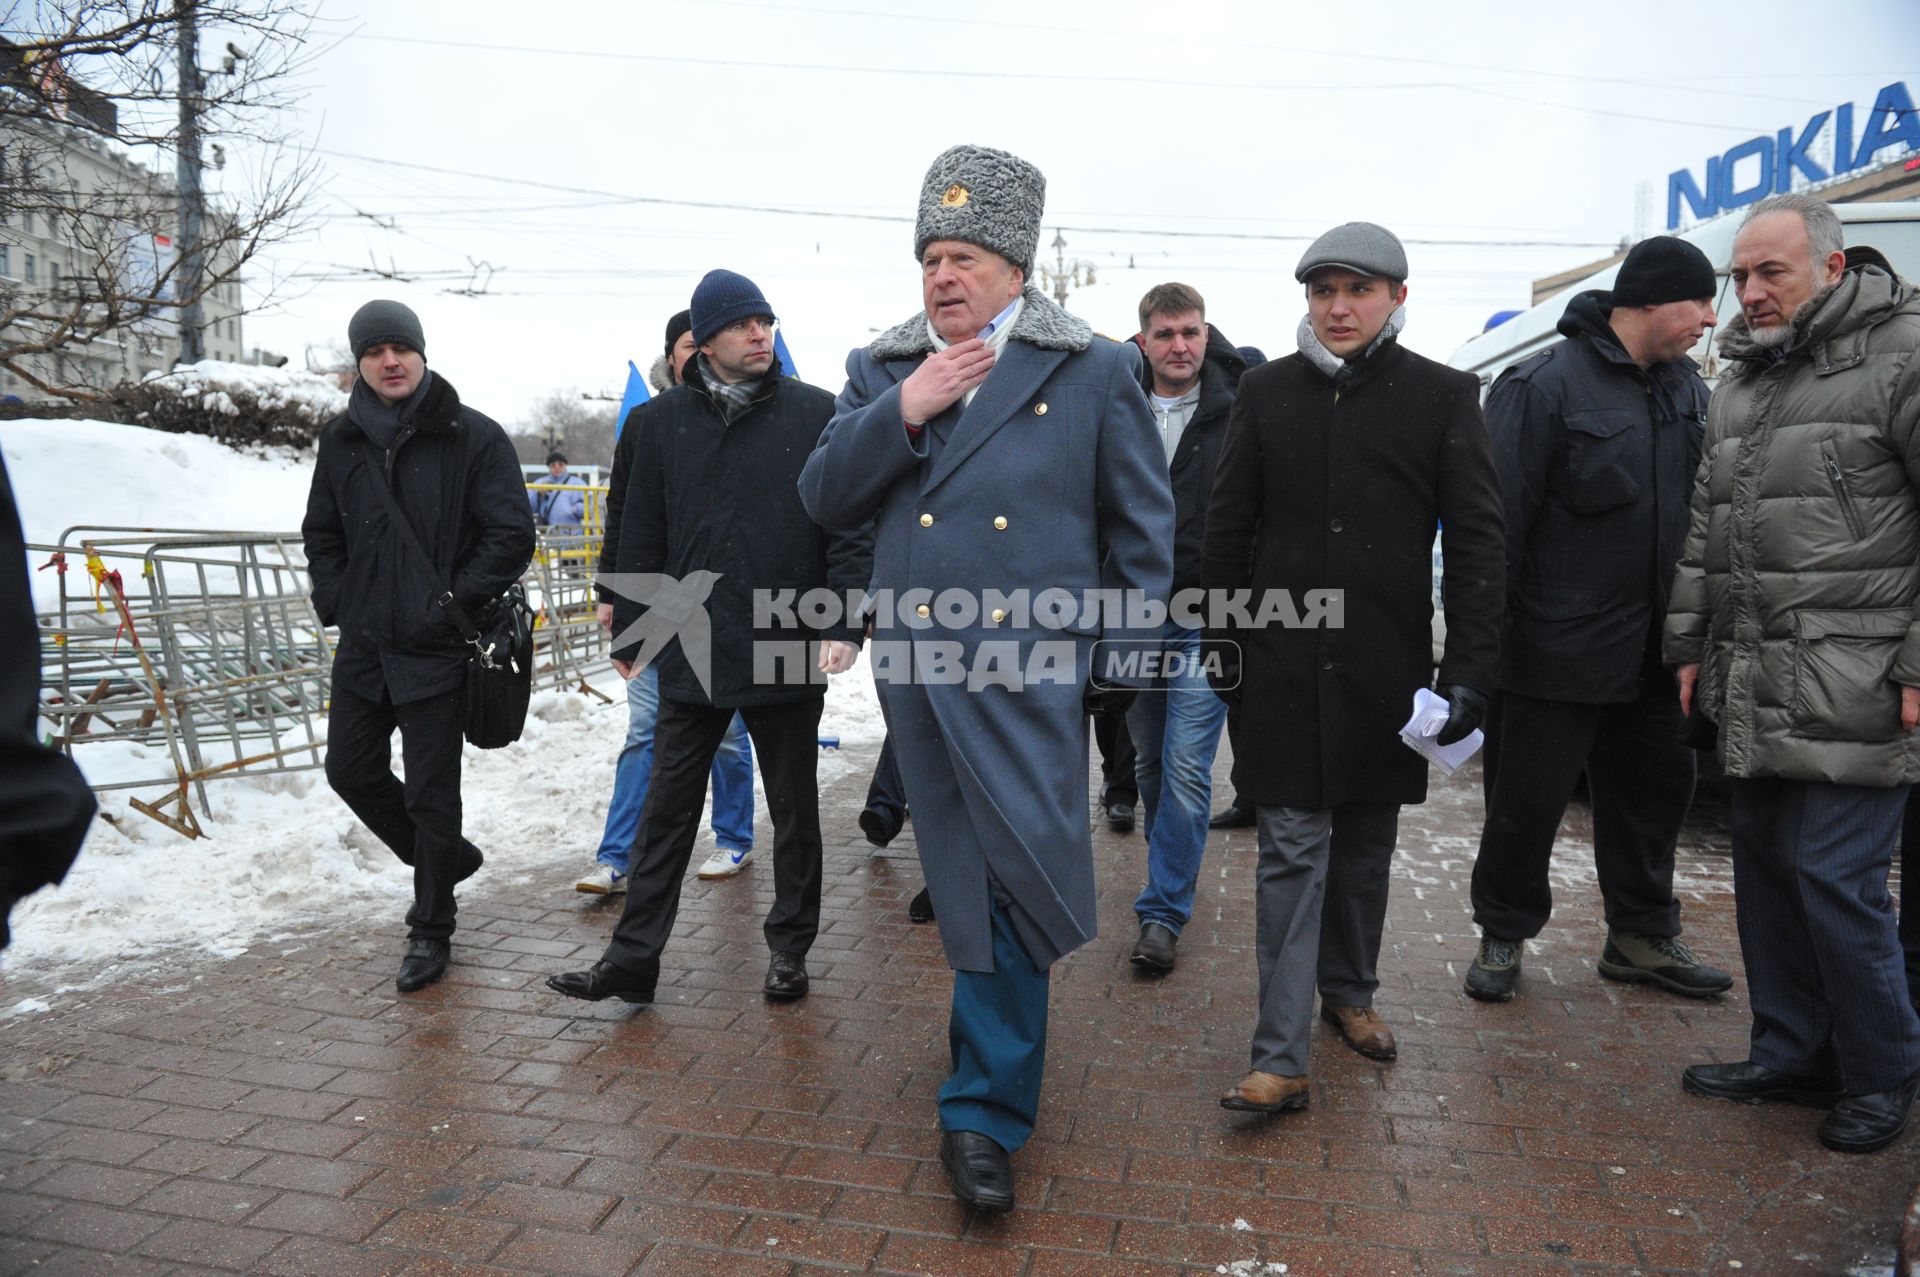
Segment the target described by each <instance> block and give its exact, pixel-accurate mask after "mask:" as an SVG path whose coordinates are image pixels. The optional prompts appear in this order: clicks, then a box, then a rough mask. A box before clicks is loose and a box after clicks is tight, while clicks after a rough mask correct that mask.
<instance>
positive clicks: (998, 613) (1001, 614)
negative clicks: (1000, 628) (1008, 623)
mask: <svg viewBox="0 0 1920 1277" xmlns="http://www.w3.org/2000/svg"><path fill="white" fill-rule="evenodd" d="M1006 619H1007V609H1005V608H1003V607H997V608H995V609H993V623H994V624H995V625H998V624H1000V622H1002V621H1004V620H1006Z"/></svg>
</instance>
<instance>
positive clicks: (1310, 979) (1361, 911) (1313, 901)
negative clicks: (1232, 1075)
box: [1253, 803, 1400, 1077]
mask: <svg viewBox="0 0 1920 1277" xmlns="http://www.w3.org/2000/svg"><path fill="white" fill-rule="evenodd" d="M1256 810H1257V814H1258V817H1259V824H1258V826H1257V834H1258V837H1259V846H1260V862H1259V867H1258V869H1257V870H1256V873H1255V878H1256V887H1257V894H1256V896H1255V899H1254V916H1255V924H1254V947H1255V952H1256V957H1257V960H1258V961H1259V963H1260V1016H1259V1020H1258V1021H1257V1023H1256V1024H1255V1025H1254V1030H1253V1067H1254V1068H1255V1069H1257V1070H1258V1071H1260V1072H1262V1073H1277V1074H1279V1075H1280V1076H1282V1077H1302V1076H1305V1074H1306V1072H1307V1047H1308V1043H1309V1035H1310V1033H1311V1031H1312V1028H1313V993H1314V986H1315V985H1316V983H1317V984H1318V986H1319V989H1320V996H1321V999H1322V1000H1323V1001H1324V1002H1326V1003H1327V1004H1328V1005H1331V1006H1371V1005H1373V994H1374V990H1376V989H1377V988H1379V987H1380V981H1379V978H1378V965H1379V961H1380V936H1381V932H1382V931H1383V929H1384V928H1385V926H1386V918H1387V886H1388V881H1389V878H1390V875H1391V864H1392V860H1393V846H1394V841H1395V838H1396V837H1397V836H1398V834H1399V830H1400V808H1399V807H1398V806H1397V805H1394V804H1391V803H1348V804H1346V805H1344V806H1340V807H1332V808H1323V809H1321V810H1317V811H1316V810H1312V809H1309V808H1304V807H1260V808H1257V809H1256Z"/></svg>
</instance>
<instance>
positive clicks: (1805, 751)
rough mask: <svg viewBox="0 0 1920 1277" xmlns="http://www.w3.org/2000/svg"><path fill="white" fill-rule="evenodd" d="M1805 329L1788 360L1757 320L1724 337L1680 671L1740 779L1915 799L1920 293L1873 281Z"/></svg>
mask: <svg viewBox="0 0 1920 1277" xmlns="http://www.w3.org/2000/svg"><path fill="white" fill-rule="evenodd" d="M1794 329H1795V331H1794V335H1793V338H1792V341H1791V344H1790V345H1789V346H1788V347H1787V349H1786V351H1785V353H1784V355H1783V356H1781V357H1778V358H1776V357H1774V355H1773V354H1772V353H1771V352H1769V351H1767V350H1765V349H1763V348H1761V347H1760V346H1759V345H1757V344H1756V343H1755V342H1754V340H1753V338H1752V337H1751V336H1750V335H1749V334H1748V332H1747V326H1746V320H1745V318H1744V317H1738V318H1735V319H1734V321H1733V322H1732V323H1731V324H1729V325H1728V326H1727V331H1726V332H1725V333H1723V334H1722V335H1721V337H1720V353H1721V354H1722V355H1723V356H1724V357H1725V358H1726V359H1727V360H1728V362H1729V364H1730V368H1729V371H1728V372H1727V374H1726V375H1725V377H1724V378H1723V380H1722V381H1721V382H1720V385H1719V387H1718V388H1717V389H1716V390H1715V391H1714V394H1713V403H1712V405H1711V406H1710V407H1709V409H1708V412H1707V443H1706V457H1705V460H1704V461H1703V462H1702V463H1701V465H1700V474H1699V477H1698V479H1697V480H1696V482H1695V485H1694V491H1693V511H1692V521H1691V523H1690V525H1689V527H1688V531H1687V543H1686V549H1685V551H1684V552H1683V554H1682V556H1681V560H1680V571H1679V574H1678V576H1677V577H1676V578H1675V580H1674V583H1673V598H1672V601H1671V603H1670V605H1669V608H1668V614H1667V632H1666V651H1665V655H1666V659H1667V663H1668V664H1669V665H1682V664H1689V663H1695V662H1699V663H1701V669H1700V682H1699V697H1700V707H1701V709H1703V710H1704V711H1705V712H1706V714H1707V716H1708V717H1709V718H1711V719H1713V721H1714V722H1716V723H1718V724H1719V725H1720V761H1721V764H1722V765H1723V766H1724V767H1725V769H1726V772H1727V774H1728V775H1729V776H1776V777H1780V778H1781V779H1784V780H1805V781H1824V782H1828V783H1832V784H1840V785H1876V786H1882V787H1887V786H1893V785H1907V784H1912V783H1913V782H1915V781H1920V736H1916V735H1915V733H1913V732H1908V731H1902V730H1901V727H1900V688H1901V687H1902V686H1908V687H1920V622H1917V621H1916V620H1915V619H1914V609H1915V604H1916V602H1920V295H1916V293H1915V291H1914V288H1913V286H1912V285H1911V284H1908V283H1907V282H1906V281H1904V280H1900V279H1895V278H1894V277H1893V276H1891V275H1888V274H1887V273H1886V272H1885V271H1882V270H1879V269H1877V268H1874V267H1870V266H1867V267H1857V268H1855V269H1853V270H1849V271H1847V272H1846V274H1844V275H1843V276H1841V280H1840V283H1839V285H1838V286H1836V287H1835V288H1834V290H1833V291H1832V292H1831V293H1829V294H1828V295H1827V296H1826V298H1825V299H1824V300H1822V301H1820V302H1819V303H1818V304H1817V305H1814V306H1812V307H1809V308H1807V310H1806V311H1805V313H1803V314H1801V315H1800V316H1798V317H1797V318H1796V319H1795V321H1794Z"/></svg>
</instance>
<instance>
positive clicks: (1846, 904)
mask: <svg viewBox="0 0 1920 1277" xmlns="http://www.w3.org/2000/svg"><path fill="white" fill-rule="evenodd" d="M1906 801H1907V787H1906V786H1899V787H1896V788H1893V789H1877V788H1867V787H1865V786H1860V785H1831V784H1824V783H1818V782H1813V781H1796V780H1773V779H1762V780H1736V781H1734V782H1733V891H1734V895H1733V900H1734V911H1735V916H1736V917H1737V918H1738V920H1739V924H1740V954H1741V956H1742V957H1743V958H1745V959H1746V964H1747V992H1748V996H1749V1000H1750V1001H1751V1003H1752V1005H1753V1045H1752V1049H1751V1058H1752V1060H1753V1061H1754V1063H1756V1064H1763V1065H1765V1066H1766V1067H1768V1068H1770V1069H1779V1070H1781V1071H1782V1072H1786V1073H1806V1074H1816V1073H1837V1074H1838V1075H1839V1076H1840V1080H1841V1083H1842V1085H1843V1086H1844V1087H1845V1088H1846V1090H1847V1093H1848V1094H1850V1095H1870V1094H1873V1093H1875V1092H1879V1091H1890V1090H1892V1089H1893V1088H1894V1087H1896V1086H1898V1085H1899V1084H1900V1083H1902V1082H1904V1081H1905V1080H1906V1079H1907V1078H1909V1077H1911V1076H1912V1075H1913V1074H1914V1073H1915V1072H1916V1071H1920V1015H1916V1013H1915V1012H1914V1009H1913V1006H1912V1005H1911V1004H1910V1003H1909V1002H1908V1000H1907V975H1906V969H1905V966H1904V963H1903V961H1902V955H1901V952H1900V935H1899V926H1898V924H1897V923H1896V921H1895V920H1894V913H1893V899H1892V897H1891V896H1890V895H1889V894H1888V891H1887V877H1888V871H1889V870H1890V869H1891V868H1892V865H1893V846H1894V839H1895V838H1896V836H1897V835H1898V833H1899V830H1900V817H1901V813H1902V809H1903V808H1904V807H1905V805H1906Z"/></svg>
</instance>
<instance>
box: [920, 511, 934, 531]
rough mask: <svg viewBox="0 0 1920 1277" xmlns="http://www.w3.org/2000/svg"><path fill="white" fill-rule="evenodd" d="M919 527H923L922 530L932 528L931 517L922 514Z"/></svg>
mask: <svg viewBox="0 0 1920 1277" xmlns="http://www.w3.org/2000/svg"><path fill="white" fill-rule="evenodd" d="M920 526H921V527H923V528H930V527H932V526H933V516H932V515H930V514H923V515H921V516H920Z"/></svg>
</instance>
